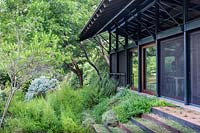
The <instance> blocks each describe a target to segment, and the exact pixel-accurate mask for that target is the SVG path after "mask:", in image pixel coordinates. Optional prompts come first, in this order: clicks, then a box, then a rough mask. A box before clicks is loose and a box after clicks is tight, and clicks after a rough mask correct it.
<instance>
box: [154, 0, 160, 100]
mask: <svg viewBox="0 0 200 133" xmlns="http://www.w3.org/2000/svg"><path fill="white" fill-rule="evenodd" d="M159 2H160V0H156V3H155V4H156V5H155V7H156V11H155V18H156V21H155V24H156V26H155V27H156V28H155V41H156V42H155V43H156V91H157V96H158V97H160V96H161V94H160V42H159V40H158V38H157V34H158V32H159V27H160V17H159V16H160V9H159V8H160V7H159Z"/></svg>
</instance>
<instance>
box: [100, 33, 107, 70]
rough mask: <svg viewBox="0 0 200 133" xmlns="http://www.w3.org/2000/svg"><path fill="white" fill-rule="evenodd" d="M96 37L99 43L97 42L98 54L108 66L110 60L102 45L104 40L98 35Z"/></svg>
mask: <svg viewBox="0 0 200 133" xmlns="http://www.w3.org/2000/svg"><path fill="white" fill-rule="evenodd" d="M98 39H99V43H100V44H99V46H100V48H99V51H100V54H101V56H102V57H103V59H104V60H105V62H106V64H107V66H108V67H109V66H110V60H109V58H108V55H107V54H106V49H105V47H104V42H103V40H102V39H101V38H100V37H98Z"/></svg>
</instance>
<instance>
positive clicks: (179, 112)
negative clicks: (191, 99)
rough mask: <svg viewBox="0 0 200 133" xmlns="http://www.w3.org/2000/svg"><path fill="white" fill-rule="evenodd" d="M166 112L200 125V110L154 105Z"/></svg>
mask: <svg viewBox="0 0 200 133" xmlns="http://www.w3.org/2000/svg"><path fill="white" fill-rule="evenodd" d="M154 108H155V109H157V110H160V111H162V112H164V113H167V114H170V115H172V116H174V117H177V118H180V119H183V120H185V121H188V122H190V123H193V124H195V125H198V126H200V112H197V111H194V110H189V109H186V108H182V107H154Z"/></svg>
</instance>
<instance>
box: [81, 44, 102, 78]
mask: <svg viewBox="0 0 200 133" xmlns="http://www.w3.org/2000/svg"><path fill="white" fill-rule="evenodd" d="M80 48H81V49H82V50H83V52H84V54H85V58H86V59H87V62H88V63H89V64H90V65H91V66H92V67H93V68H94V69H95V71H96V72H97V75H98V76H99V79H100V80H102V77H101V73H100V71H99V69H98V68H97V67H96V66H95V65H94V63H92V61H91V60H90V59H89V56H88V54H87V51H86V49H85V47H84V46H83V44H82V42H81V44H80Z"/></svg>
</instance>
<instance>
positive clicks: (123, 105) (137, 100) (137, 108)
mask: <svg viewBox="0 0 200 133" xmlns="http://www.w3.org/2000/svg"><path fill="white" fill-rule="evenodd" d="M167 105H168V104H167V103H166V102H165V101H160V100H158V99H157V98H156V97H154V98H150V97H146V96H141V95H137V94H133V93H131V92H129V93H128V94H127V95H126V96H124V97H122V98H121V102H120V104H118V105H117V106H115V107H113V111H114V112H115V113H116V115H117V117H118V119H119V120H120V121H121V122H127V121H128V119H129V118H130V117H132V116H139V115H141V114H142V113H149V112H150V111H151V108H152V107H154V106H167Z"/></svg>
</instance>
